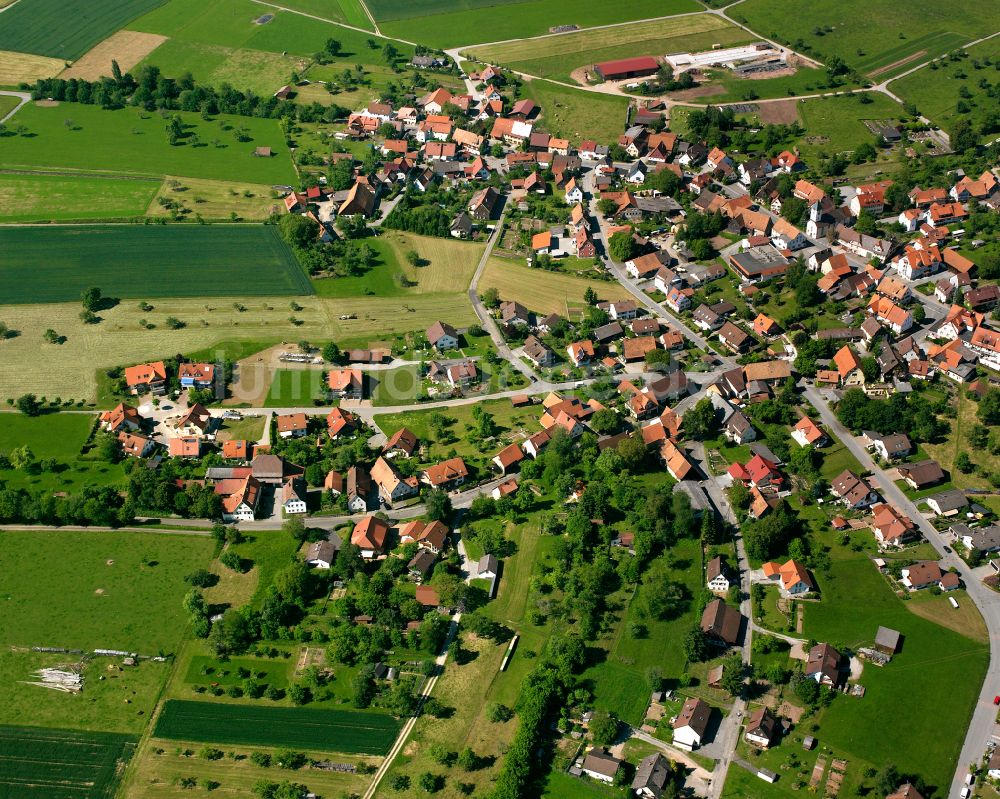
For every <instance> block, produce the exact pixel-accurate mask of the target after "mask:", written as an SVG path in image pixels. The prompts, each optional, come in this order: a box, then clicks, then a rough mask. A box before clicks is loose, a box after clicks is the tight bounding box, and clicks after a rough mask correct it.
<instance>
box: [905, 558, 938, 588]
mask: <svg viewBox="0 0 1000 799" xmlns="http://www.w3.org/2000/svg"><path fill="white" fill-rule="evenodd" d="M899 573H900V580H899V581H900V582H901V583H902V584H903V585H905V586H906V588H907V590H909V591H920V590H921V589H923V588H930V587H931V586H932V585H937V586H939V587H940V585H941V579H942V577H943V576H944V572H942V571H941V567H940V566H939V565H938V564H937V563H935V562H934V561H932V560H927V561H923V562H921V563H914V564H913V565H912V566H907V567H906V568H904V569H900V572H899Z"/></svg>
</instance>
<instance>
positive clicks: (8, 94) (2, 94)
mask: <svg viewBox="0 0 1000 799" xmlns="http://www.w3.org/2000/svg"><path fill="white" fill-rule="evenodd" d="M7 7H8V8H10V6H7ZM0 97H16V98H17V99H18V100H20V102H19V103H18V104H17V105H15V106H14V107H13V108H12V109H11V110H10V111H8V112H7V113H6V114H5V115H4V116H3V118H2V119H0V125H2V124H3V123H4V122H6V121H7V120H8V119H10V118H11V117H12V116H14V114H16V113H17V112H18V111H20V110H21V109H22V108H23V107H24V104H25V103H27V102H28V101H29V100H30V99H31V95H30V94H28V92H9V91H0Z"/></svg>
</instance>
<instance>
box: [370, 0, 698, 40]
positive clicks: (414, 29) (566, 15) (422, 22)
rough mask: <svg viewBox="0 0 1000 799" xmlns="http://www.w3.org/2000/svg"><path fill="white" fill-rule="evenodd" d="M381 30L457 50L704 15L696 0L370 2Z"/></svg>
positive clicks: (391, 0)
mask: <svg viewBox="0 0 1000 799" xmlns="http://www.w3.org/2000/svg"><path fill="white" fill-rule="evenodd" d="M368 8H369V9H370V10H371V12H372V14H373V15H374V16H375V19H376V20H378V21H379V28H380V29H381V31H382V32H383V33H385V34H387V35H390V36H400V37H402V38H404V39H407V40H409V41H417V42H421V43H422V44H429V45H431V46H434V47H458V46H461V45H464V44H477V43H480V42H499V41H504V40H506V39H520V38H524V37H528V36H543V35H545V34H547V33H549V32H550V30H551V29H552V28H553V27H555V26H559V25H577V26H578V27H580V28H590V27H594V26H596V25H613V24H615V23H619V22H630V21H632V20H637V19H652V18H654V17H664V16H670V15H672V14H683V13H689V12H692V11H700V10H701V9H702V6H701V5H699V4H698V3H695V2H693V0H634V2H631V3H606V2H604V0H579V2H576V3H572V4H567V3H565V2H563V0H526V1H525V2H504V0H465V2H462V3H453V2H448V0H434V1H433V2H428V3H413V2H409V1H408V0H371V2H369V3H368Z"/></svg>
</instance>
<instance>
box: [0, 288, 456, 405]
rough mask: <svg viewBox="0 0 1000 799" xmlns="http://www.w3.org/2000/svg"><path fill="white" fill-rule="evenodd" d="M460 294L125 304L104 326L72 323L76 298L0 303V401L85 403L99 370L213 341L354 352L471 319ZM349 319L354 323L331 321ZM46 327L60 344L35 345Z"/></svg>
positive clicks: (76, 317) (107, 315) (76, 318)
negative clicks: (341, 345) (175, 324)
mask: <svg viewBox="0 0 1000 799" xmlns="http://www.w3.org/2000/svg"><path fill="white" fill-rule="evenodd" d="M248 279H249V278H248ZM246 282H247V279H244V280H242V281H239V282H234V284H233V285H232V286H231V287H230V288H231V289H232V290H233V291H241V290H242V289H243V288H244V285H245V284H246ZM458 288H459V287H456V289H458ZM460 288H461V290H456V291H455V292H453V293H447V294H444V293H442V294H430V295H414V296H410V297H405V298H399V297H349V298H345V299H322V298H318V297H296V298H295V299H294V300H293V301H294V302H295V303H296V304H297V306H298V307H299V308H300V310H296V311H293V310H291V308H290V298H289V297H287V296H286V297H248V296H246V295H242V296H241V295H230V296H229V297H213V298H211V299H210V300H206V299H204V298H197V297H196V298H164V299H160V300H155V301H154V302H153V305H154V309H153V310H152V311H143V310H141V309H140V308H139V303H138V302H137V301H134V300H130V301H125V302H122V303H120V304H119V305H118V306H116V307H114V308H111V309H109V310H106V311H101V313H100V316H101V317H102V319H103V321H102V322H101V323H100V324H96V325H88V324H84V323H83V322H82V321H81V320H80V303H79V302H78V301H74V302H66V303H50V304H44V305H37V304H36V305H5V306H0V321H3V322H4V323H5V324H7V325H8V327H10V328H11V329H13V330H16V331H18V333H19V335H17V336H16V337H14V338H10V339H7V340H5V341H2V342H0V399H6V398H14V397H18V396H20V395H21V394H24V393H26V392H34V393H36V394H38V395H40V396H47V397H57V396H58V397H62V398H64V399H65V398H69V397H73V398H75V399H81V398H84V399H87V400H90V401H93V399H94V398H95V397H96V396H97V388H98V387H97V371H98V370H99V369H108V368H110V367H112V366H121V365H130V364H134V363H141V362H144V361H146V360H149V359H153V358H164V357H169V356H171V355H174V354H176V353H178V352H181V353H191V352H195V351H198V350H207V351H209V352H210V353H211V352H213V348H214V347H215V346H216V345H218V344H219V343H220V342H232V343H233V344H234V345H236V344H239V343H243V342H245V343H247V344H248V345H252V346H254V347H256V345H258V344H260V346H259V347H257V348H256V349H263V348H264V347H267V346H270V345H272V344H279V343H280V342H283V341H285V342H296V341H301V340H302V339H303V338H308V339H309V340H311V341H320V342H322V341H326V340H330V339H332V340H334V341H337V342H341V341H350V342H351V345H352V346H359V347H361V346H365V345H366V344H368V343H370V342H375V341H384V340H385V338H386V336H392V335H395V334H397V333H409V332H412V331H414V330H425V329H426V328H427V327H428V326H430V325H431V324H432V323H433V322H434V321H436V320H438V319H447V320H448V321H449V322H450V323H451V324H453V325H455V326H456V327H466V326H468V325H471V324H473V322H475V320H476V315H475V314H474V313H473V311H472V305H471V304H470V303H469V302H468V298H467V296H466V294H465V290H464V289H465V287H464V286H463V287H460ZM237 306H238V307H237ZM349 314H354V316H355V317H356V318H354V319H340V318H339V317H340V316H342V315H349ZM171 316H172V317H174V318H176V319H179V320H180V321H182V322H184V323H185V325H186V326H185V327H184V328H182V329H180V330H171V329H169V328H168V327H167V326H166V324H165V322H166V319H167V318H169V317H171ZM293 320H294V321H293ZM143 322H145V324H143ZM148 326H152V327H148ZM48 328H52V329H54V330H55V331H56V332H57V333H58V334H59V335H61V336H65V337H66V341H65V342H64V343H63V344H47V343H43V341H42V334H43V333H44V332H45V331H46V330H47V329H48ZM256 349H255V350H254V351H256ZM40 363H43V364H44V368H42V367H40V366H39V364H40ZM244 377H245V376H244ZM261 392H266V386H258V387H257V392H256V394H259V393H261ZM256 394H254V396H256ZM111 404H112V405H113V404H114V403H111ZM108 407H110V405H109V406H108Z"/></svg>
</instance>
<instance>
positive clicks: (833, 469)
mask: <svg viewBox="0 0 1000 799" xmlns="http://www.w3.org/2000/svg"><path fill="white" fill-rule="evenodd" d="M827 435H828V436H829V437H830V443H829V444H827V445H826V446H825V447H823V448H822V449H821V450H819V452H820V453H821V454H822V456H823V465H822V466H820V470H819V473H820V476H821V477H822V478H823V479H824V480H832V479H833V478H834V477H836V476H837V475H839V474H840V473H841V472H842V471H844V469H850V470H851V471H852V472H854V473H855V474H861V473H862V472H863V471H864V469H863V468H862V467H861V464H860V463H858V459H857V458H855V457H854V456H853V455H852V454H851V452H850V450H849V449H847V447H846V446H844V444H843V443H841V442H840V441H838V440H837V439H836V438H835V437H834V436H832V435H831V434H830V432H829V431H827ZM792 446H793V447H797V446H798V444H795V443H793V444H792Z"/></svg>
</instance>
